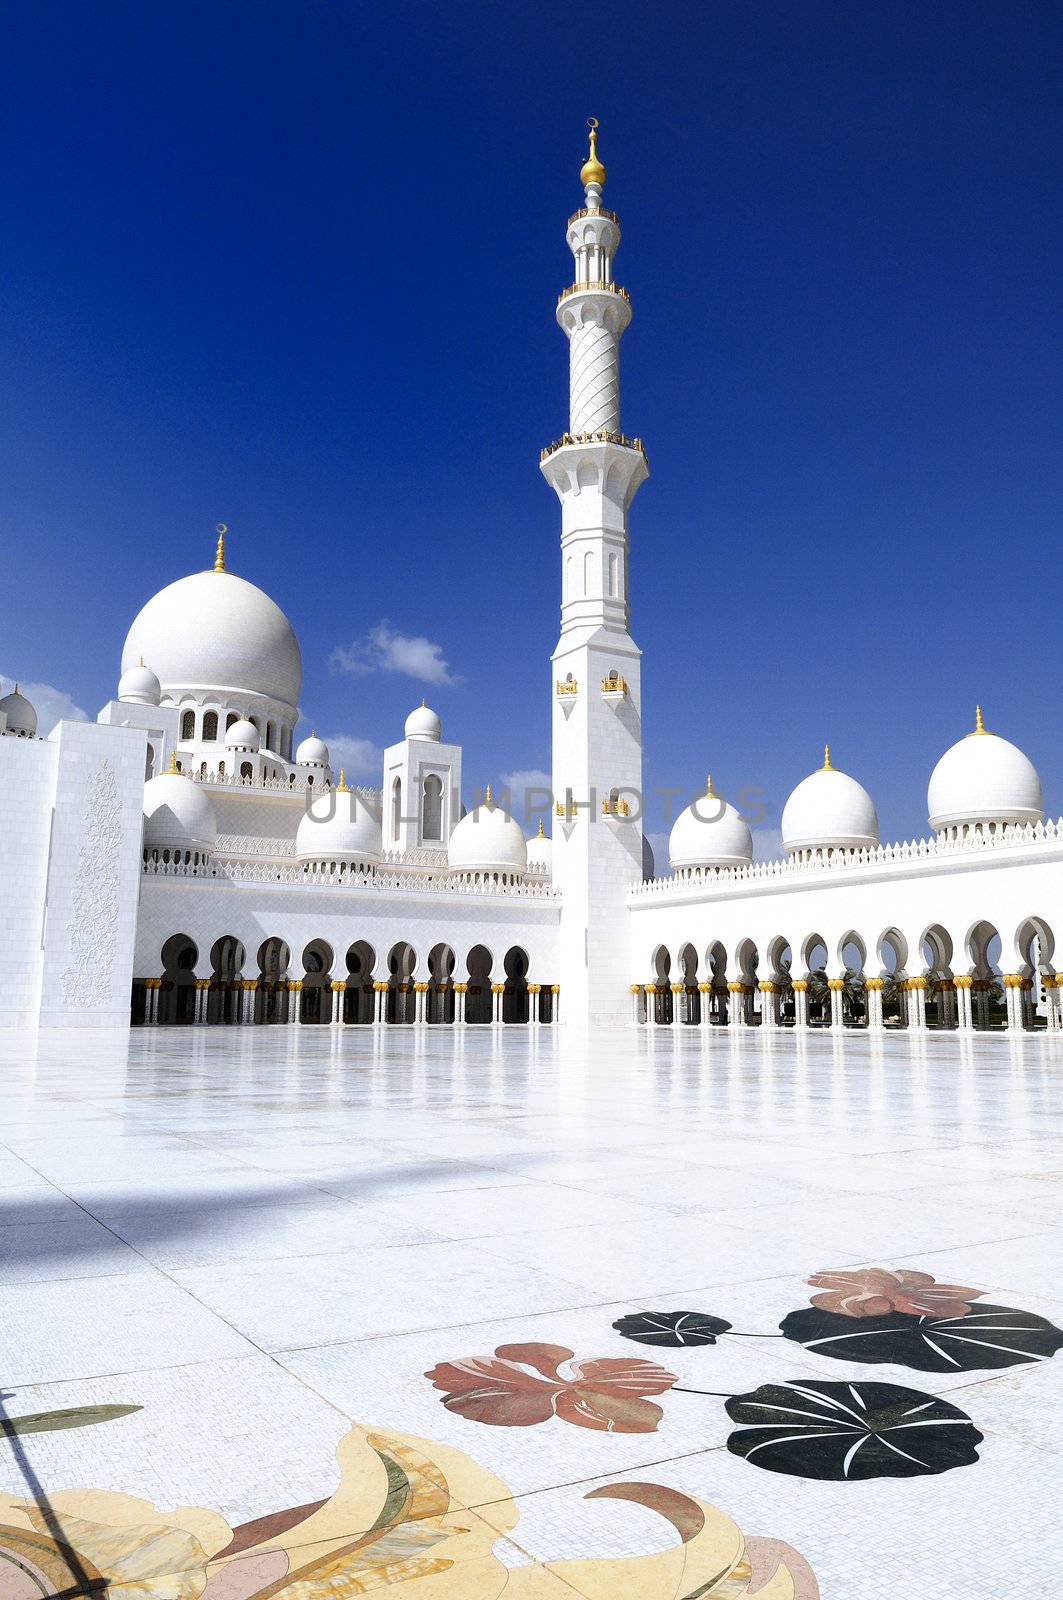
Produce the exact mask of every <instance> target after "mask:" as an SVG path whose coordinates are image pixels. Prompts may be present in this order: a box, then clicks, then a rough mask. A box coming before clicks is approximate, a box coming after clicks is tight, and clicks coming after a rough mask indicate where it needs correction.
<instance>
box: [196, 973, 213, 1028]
mask: <svg viewBox="0 0 1063 1600" xmlns="http://www.w3.org/2000/svg"><path fill="white" fill-rule="evenodd" d="M209 994H210V979H209V978H197V979H196V1009H195V1011H194V1012H193V1019H194V1021H195V1024H196V1026H197V1027H201V1026H202V1024H203V1023H205V1022H206V1020H207V996H208V995H209Z"/></svg>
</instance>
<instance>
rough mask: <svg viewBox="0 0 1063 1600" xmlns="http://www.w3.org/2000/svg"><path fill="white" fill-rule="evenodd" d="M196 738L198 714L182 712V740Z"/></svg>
mask: <svg viewBox="0 0 1063 1600" xmlns="http://www.w3.org/2000/svg"><path fill="white" fill-rule="evenodd" d="M195 736H196V714H195V712H194V711H182V712H181V738H182V739H194V738H195Z"/></svg>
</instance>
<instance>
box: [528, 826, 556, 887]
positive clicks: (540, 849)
mask: <svg viewBox="0 0 1063 1600" xmlns="http://www.w3.org/2000/svg"><path fill="white" fill-rule="evenodd" d="M527 857H528V871H529V872H541V873H542V874H543V876H544V877H547V878H548V877H549V876H550V874H551V872H552V871H553V866H554V841H553V840H552V839H550V838H548V837H547V835H546V834H545V833H544V832H543V825H542V822H541V821H540V823H539V832H538V833H537V834H535V835H534V836H533V837H532V838H531V839H529V840H528V844H527Z"/></svg>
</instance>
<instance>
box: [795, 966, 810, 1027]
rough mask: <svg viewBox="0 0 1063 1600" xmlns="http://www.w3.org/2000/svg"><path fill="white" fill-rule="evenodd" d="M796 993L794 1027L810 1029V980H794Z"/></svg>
mask: <svg viewBox="0 0 1063 1600" xmlns="http://www.w3.org/2000/svg"><path fill="white" fill-rule="evenodd" d="M792 988H793V991H794V1027H795V1028H807V1027H808V979H807V978H794V979H793V981H792Z"/></svg>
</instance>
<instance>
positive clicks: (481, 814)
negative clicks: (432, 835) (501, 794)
mask: <svg viewBox="0 0 1063 1600" xmlns="http://www.w3.org/2000/svg"><path fill="white" fill-rule="evenodd" d="M447 863H448V865H449V867H450V870H451V872H454V873H458V872H469V873H475V872H486V873H495V872H499V873H506V874H510V873H513V874H517V875H518V876H523V875H524V873H525V872H526V871H527V870H528V846H527V843H526V841H525V838H524V831H523V829H522V828H521V826H520V823H519V822H515V821H514V820H513V818H512V817H509V816H507V815H506V813H505V812H504V811H503V810H502V809H501V807H500V806H496V805H493V804H492V802H491V791H490V789H489V790H488V791H487V799H486V801H485V802H484V804H483V805H482V806H476V807H474V809H473V810H472V811H470V812H468V813H467V815H466V816H464V817H462V819H461V821H460V822H459V823H458V825H457V827H456V828H455V829H454V832H453V833H452V834H451V836H450V843H449V844H448V845H447Z"/></svg>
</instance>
